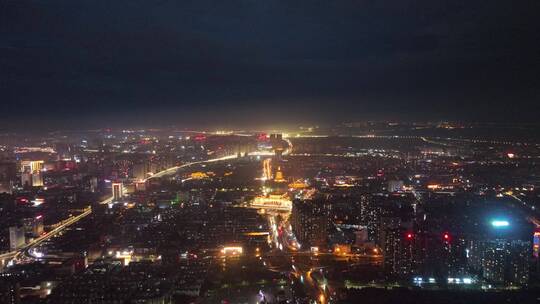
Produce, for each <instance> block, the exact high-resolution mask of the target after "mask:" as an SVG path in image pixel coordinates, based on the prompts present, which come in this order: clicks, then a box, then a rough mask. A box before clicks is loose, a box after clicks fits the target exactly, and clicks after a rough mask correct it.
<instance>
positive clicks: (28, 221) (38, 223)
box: [22, 215, 43, 237]
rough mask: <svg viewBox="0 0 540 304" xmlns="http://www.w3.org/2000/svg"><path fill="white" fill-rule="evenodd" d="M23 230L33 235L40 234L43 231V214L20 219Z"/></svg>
mask: <svg viewBox="0 0 540 304" xmlns="http://www.w3.org/2000/svg"><path fill="white" fill-rule="evenodd" d="M22 223H23V227H24V231H25V233H26V234H30V235H32V236H34V237H37V236H40V235H41V234H42V233H43V216H42V215H38V216H36V217H31V218H25V219H23V220H22Z"/></svg>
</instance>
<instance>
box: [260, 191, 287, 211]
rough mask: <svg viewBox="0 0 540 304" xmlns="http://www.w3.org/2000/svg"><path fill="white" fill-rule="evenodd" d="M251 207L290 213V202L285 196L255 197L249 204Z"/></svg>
mask: <svg viewBox="0 0 540 304" xmlns="http://www.w3.org/2000/svg"><path fill="white" fill-rule="evenodd" d="M251 207H254V208H264V209H267V210H279V211H290V210H291V208H292V202H291V200H290V199H289V198H288V197H287V195H276V194H270V195H267V196H257V197H255V199H254V200H253V202H252V203H251Z"/></svg>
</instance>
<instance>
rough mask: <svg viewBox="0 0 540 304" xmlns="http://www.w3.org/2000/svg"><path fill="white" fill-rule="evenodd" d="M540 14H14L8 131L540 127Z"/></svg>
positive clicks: (186, 10)
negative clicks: (355, 124)
mask: <svg viewBox="0 0 540 304" xmlns="http://www.w3.org/2000/svg"><path fill="white" fill-rule="evenodd" d="M539 16H540V1H538V0H520V1H470V0H468V1H461V0H451V1H436V0H426V1H408V0H399V1H383V0H364V1H362V0H356V1H340V0H334V1H329V0H325V1H318V0H312V1H304V0H288V1H275V0H243V1H237V0H226V1H206V0H194V1H179V0H174V1H173V0H169V1H168V0H160V1H152V0H144V1H143V0H107V1H100V0H88V1H87V0H33V1H28V0H0V103H1V105H0V127H2V128H16V127H21V126H33V125H42V126H48V127H72V128H82V127H86V126H99V125H103V126H105V125H108V126H114V125H119V124H138V123H142V124H147V125H153V124H178V125H182V124H186V125H187V124H191V125H193V124H199V125H237V124H238V125H240V124H249V123H252V124H270V123H295V122H308V121H332V122H338V121H356V120H362V119H390V118H391V119H404V120H413V119H424V120H426V119H428V120H438V119H450V120H482V121H512V122H520V121H529V122H530V121H533V122H534V121H537V117H538V115H539V114H538V111H539V110H540V100H539V97H540V76H539V75H540V17H539Z"/></svg>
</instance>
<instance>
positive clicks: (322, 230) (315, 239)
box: [291, 200, 330, 247]
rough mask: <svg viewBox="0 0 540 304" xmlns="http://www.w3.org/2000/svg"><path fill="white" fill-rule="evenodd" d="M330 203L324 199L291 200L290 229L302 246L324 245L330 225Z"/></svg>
mask: <svg viewBox="0 0 540 304" xmlns="http://www.w3.org/2000/svg"><path fill="white" fill-rule="evenodd" d="M329 216H330V205H329V204H327V203H326V202H324V201H309V200H307V201H301V200H295V201H294V202H293V207H292V213H291V226H292V230H293V232H294V234H295V236H296V238H297V239H298V241H299V242H300V244H302V246H304V245H307V246H317V247H324V246H326V244H327V239H328V229H329V227H330V218H329Z"/></svg>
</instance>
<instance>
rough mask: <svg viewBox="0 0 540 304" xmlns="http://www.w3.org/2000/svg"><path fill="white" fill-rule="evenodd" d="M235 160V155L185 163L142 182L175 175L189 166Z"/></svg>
mask: <svg viewBox="0 0 540 304" xmlns="http://www.w3.org/2000/svg"><path fill="white" fill-rule="evenodd" d="M235 158H237V156H236V155H228V156H224V157H220V158H213V159H209V160H201V161H196V162H191V163H186V164H183V165H180V166H174V167H171V168H168V169H165V170H163V171H159V172H158V173H156V174H154V175H152V176H150V177H148V178H147V179H145V180H144V181H145V182H146V181H148V180H151V179H153V178H156V177H162V176H164V175H168V174H172V173H175V172H176V171H177V170H178V169H182V168H186V167H189V166H193V165H200V164H205V163H213V162H218V161H223V160H229V159H235Z"/></svg>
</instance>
